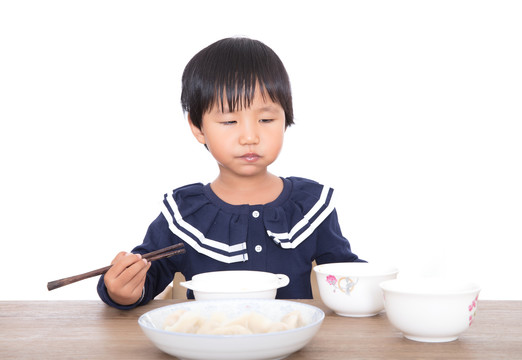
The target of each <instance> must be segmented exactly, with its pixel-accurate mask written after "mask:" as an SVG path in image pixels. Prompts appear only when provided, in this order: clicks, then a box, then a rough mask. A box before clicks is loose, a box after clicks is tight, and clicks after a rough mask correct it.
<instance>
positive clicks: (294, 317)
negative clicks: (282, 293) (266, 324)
mask: <svg viewBox="0 0 522 360" xmlns="http://www.w3.org/2000/svg"><path fill="white" fill-rule="evenodd" d="M281 322H283V323H285V324H287V325H288V328H289V329H295V328H298V327H301V326H304V325H305V323H304V321H303V318H302V317H301V313H300V312H299V311H298V310H295V311H292V312H289V313H288V314H286V315H285V316H283V318H282V319H281Z"/></svg>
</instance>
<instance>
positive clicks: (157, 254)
mask: <svg viewBox="0 0 522 360" xmlns="http://www.w3.org/2000/svg"><path fill="white" fill-rule="evenodd" d="M181 247H183V244H182V243H179V244H176V245H172V246H167V247H166V248H163V249H159V250H156V251H152V252H150V253H147V254H144V255H142V258H143V259H146V260H147V261H154V260H159V259H164V258H168V257H171V256H173V255H178V254H183V253H184V252H185V249H180V250H176V249H178V248H181ZM111 267H112V265H109V266H105V267H102V268H100V269H96V270H92V271H89V272H86V273H84V274H80V275H75V276H70V277H66V278H63V279H60V280H54V281H50V282H48V283H47V290H49V291H51V290H54V289H57V288H59V287H62V286H65V285H69V284H72V283H75V282H77V281H81V280H85V279H88V278H91V277H94V276H98V275H103V274H105V273H106V272H107V271H108V270H109V269H110V268H111Z"/></svg>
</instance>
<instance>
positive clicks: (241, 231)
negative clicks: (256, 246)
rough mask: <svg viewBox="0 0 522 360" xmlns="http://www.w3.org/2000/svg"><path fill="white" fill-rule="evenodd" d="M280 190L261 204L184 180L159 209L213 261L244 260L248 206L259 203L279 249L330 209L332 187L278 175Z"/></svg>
mask: <svg viewBox="0 0 522 360" xmlns="http://www.w3.org/2000/svg"><path fill="white" fill-rule="evenodd" d="M282 180H283V184H284V186H283V191H282V192H281V194H280V195H279V196H278V198H277V199H275V200H274V201H273V202H271V203H268V204H265V205H255V206H250V205H231V204H228V203H225V202H224V201H222V200H221V199H219V198H218V197H217V196H216V194H215V193H214V192H213V191H212V189H211V188H210V184H207V185H203V184H201V183H196V184H191V185H186V186H183V187H181V188H178V189H176V190H174V191H173V192H171V193H168V194H165V196H164V200H163V206H162V213H163V215H164V217H165V219H166V220H167V221H168V223H169V229H170V230H171V231H172V232H173V233H174V234H175V235H176V236H178V237H180V238H181V239H182V240H183V241H184V242H185V243H186V244H187V245H189V246H191V247H192V248H193V249H195V250H196V251H198V252H199V253H201V254H204V255H207V256H209V257H211V258H213V259H215V260H218V261H221V262H225V263H233V262H241V261H246V260H248V254H247V243H246V239H247V229H248V220H249V218H248V217H249V213H250V210H251V208H252V207H262V209H263V223H264V227H265V230H266V234H267V235H268V236H269V237H270V238H271V239H272V240H273V241H274V242H275V243H276V244H277V245H278V246H280V247H281V248H283V249H293V248H295V247H297V246H298V245H299V244H301V243H302V242H303V241H305V240H306V239H307V238H308V237H309V236H310V235H311V234H312V233H313V231H314V230H315V229H316V228H317V227H318V226H319V225H320V224H321V223H322V222H323V221H324V219H325V218H326V217H327V216H328V215H329V214H330V213H331V212H332V211H333V209H334V205H333V201H332V195H333V189H331V188H329V187H328V186H325V185H321V184H319V183H317V182H315V181H313V180H308V179H304V178H298V177H289V178H282Z"/></svg>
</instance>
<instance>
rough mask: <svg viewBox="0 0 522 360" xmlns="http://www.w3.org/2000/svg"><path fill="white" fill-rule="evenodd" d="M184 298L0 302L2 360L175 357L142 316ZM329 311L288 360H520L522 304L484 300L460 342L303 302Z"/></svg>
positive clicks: (313, 301) (521, 302) (384, 316)
mask: <svg viewBox="0 0 522 360" xmlns="http://www.w3.org/2000/svg"><path fill="white" fill-rule="evenodd" d="M181 301H186V300H155V301H152V302H150V303H149V304H147V305H145V306H142V307H138V308H136V309H133V310H130V311H122V310H117V309H114V308H111V307H108V306H107V305H105V304H103V303H102V302H100V301H0V335H1V336H0V359H51V358H52V359H73V358H74V359H76V358H77V359H145V358H147V359H174V358H173V357H171V356H169V355H167V354H164V353H162V352H161V351H160V350H158V349H157V348H156V347H155V346H154V345H153V344H152V343H151V342H150V341H149V340H148V339H147V338H146V337H145V335H144V334H143V333H142V331H141V329H140V328H139V326H138V322H137V320H138V317H139V316H140V315H142V314H143V313H145V312H147V311H149V310H152V309H154V308H157V307H160V306H166V305H170V304H173V303H177V302H181ZM300 301H302V302H305V303H309V304H312V305H315V306H318V307H319V308H321V309H323V311H325V313H326V318H325V321H324V322H323V325H322V326H321V329H320V330H319V332H318V333H317V335H316V336H315V337H314V339H312V341H311V342H310V343H309V344H308V345H307V346H306V347H305V348H303V349H302V350H301V351H299V352H297V353H294V354H292V355H290V356H289V357H288V358H287V359H289V360H301V359H306V360H310V359H316V360H324V359H488V360H489V359H521V358H522V321H521V319H522V301H479V308H478V312H477V317H476V319H475V322H474V323H473V325H472V326H471V327H470V328H469V329H468V330H467V331H466V332H465V333H463V334H462V335H461V337H460V338H459V340H457V341H453V342H449V343H439V344H430V343H420V342H415V341H411V340H407V339H405V338H403V337H402V334H401V333H400V332H399V331H397V330H395V329H394V328H393V327H392V326H391V325H390V324H389V323H388V320H387V319H386V315H385V314H381V315H378V316H374V317H369V318H346V317H341V316H338V315H335V314H334V313H332V312H331V311H330V310H328V309H327V308H326V307H325V306H324V304H322V302H320V301H319V300H300Z"/></svg>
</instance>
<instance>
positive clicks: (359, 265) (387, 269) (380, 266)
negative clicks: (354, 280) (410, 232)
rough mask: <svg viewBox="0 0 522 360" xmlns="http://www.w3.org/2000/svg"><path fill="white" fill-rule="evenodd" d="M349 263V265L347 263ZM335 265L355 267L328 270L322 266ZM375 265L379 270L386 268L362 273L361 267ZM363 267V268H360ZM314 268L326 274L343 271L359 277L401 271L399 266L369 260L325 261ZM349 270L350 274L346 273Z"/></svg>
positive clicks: (317, 271) (391, 273) (392, 273)
mask: <svg viewBox="0 0 522 360" xmlns="http://www.w3.org/2000/svg"><path fill="white" fill-rule="evenodd" d="M347 264H348V265H347ZM333 266H348V267H353V268H354V269H347V270H346V271H327V270H323V269H322V268H327V267H333ZM368 266H371V267H374V268H375V269H378V270H381V269H382V270H384V271H382V272H380V273H360V271H361V269H362V268H364V267H368ZM359 268H361V269H359ZM313 270H314V271H315V272H316V273H317V274H324V275H330V274H332V273H336V274H338V273H342V274H343V275H347V276H353V277H359V278H366V277H367V278H373V277H380V276H390V275H396V274H398V273H399V268H398V267H396V266H394V265H390V264H376V263H369V262H335V263H325V264H319V265H316V266H314V267H313ZM347 272H351V273H350V274H346V273H347Z"/></svg>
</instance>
